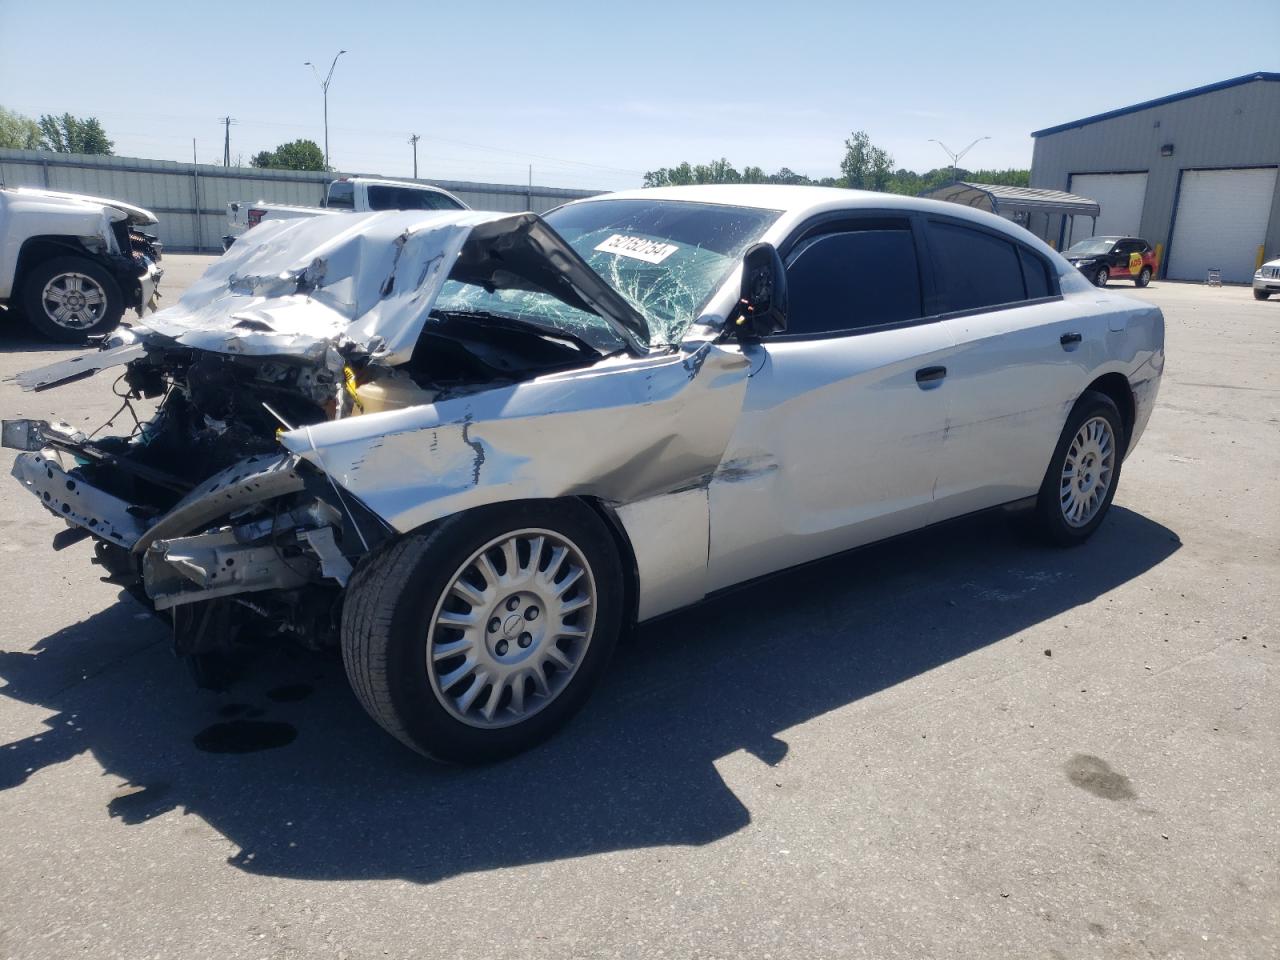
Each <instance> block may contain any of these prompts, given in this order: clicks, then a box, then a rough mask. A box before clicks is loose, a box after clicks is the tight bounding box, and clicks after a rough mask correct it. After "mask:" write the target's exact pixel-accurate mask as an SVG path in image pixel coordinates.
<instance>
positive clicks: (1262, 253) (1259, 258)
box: [1253, 244, 1267, 270]
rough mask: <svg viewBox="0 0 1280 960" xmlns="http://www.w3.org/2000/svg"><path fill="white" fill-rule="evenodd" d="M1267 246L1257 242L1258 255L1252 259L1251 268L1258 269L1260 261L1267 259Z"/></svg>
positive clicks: (1260, 264)
mask: <svg viewBox="0 0 1280 960" xmlns="http://www.w3.org/2000/svg"><path fill="white" fill-rule="evenodd" d="M1266 251H1267V248H1266V247H1264V246H1263V245H1262V244H1258V256H1257V257H1256V258H1255V259H1254V261H1253V269H1255V270H1258V269H1260V268H1261V267H1262V261H1264V260H1266V259H1267V252H1266Z"/></svg>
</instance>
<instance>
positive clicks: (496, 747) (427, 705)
mask: <svg viewBox="0 0 1280 960" xmlns="http://www.w3.org/2000/svg"><path fill="white" fill-rule="evenodd" d="M529 528H538V529H542V530H548V531H552V532H554V533H556V534H558V535H562V536H564V537H567V538H568V539H569V540H571V541H572V542H573V543H574V544H575V545H577V546H578V548H579V549H580V550H581V553H582V556H583V558H584V560H585V561H586V563H587V564H589V566H590V573H591V575H592V576H593V577H594V581H595V585H596V603H595V621H594V627H593V629H592V631H591V634H590V637H589V639H588V641H587V643H586V650H585V652H584V653H583V654H582V660H581V662H580V664H579V665H578V668H577V671H576V672H575V673H573V675H572V676H571V678H570V679H569V681H568V683H567V685H566V686H565V687H564V688H563V689H562V690H561V691H560V692H559V694H558V695H557V696H556V697H555V698H554V699H553V700H551V701H550V702H549V703H548V704H547V705H546V706H544V707H542V708H541V709H540V710H539V711H538V712H536V713H534V714H533V715H532V716H530V717H529V718H527V719H526V720H523V721H520V722H516V723H514V724H512V725H510V726H505V727H497V728H493V727H489V728H485V727H477V726H472V725H469V724H467V723H464V722H463V721H462V720H459V719H458V718H456V717H455V716H454V715H453V714H452V713H450V712H449V710H447V709H446V708H445V707H444V706H443V705H442V704H441V702H440V700H439V699H437V695H436V693H435V692H434V690H433V688H432V682H431V680H430V678H429V676H428V671H427V655H428V647H427V644H428V629H427V627H428V624H429V623H430V621H431V617H432V615H433V613H434V611H435V609H436V605H437V603H438V602H440V601H441V597H442V595H443V594H444V593H445V591H447V590H448V589H449V587H450V583H451V582H452V579H453V576H454V574H455V572H456V571H457V570H458V569H459V567H460V566H461V565H463V564H464V563H466V561H467V559H468V558H469V557H471V556H472V555H473V554H474V553H475V552H476V551H477V550H479V549H480V548H481V547H482V546H483V545H484V544H486V543H490V542H491V541H493V540H495V539H497V538H500V537H502V536H503V535H504V534H507V533H510V532H512V531H516V530H523V529H529ZM623 595H624V591H623V574H622V564H621V562H620V560H619V557H618V551H617V546H616V545H615V543H614V541H613V538H612V536H611V535H610V533H609V531H608V529H607V528H606V527H605V525H604V523H603V521H602V520H601V519H600V518H599V517H598V516H597V515H596V514H595V513H594V512H593V511H592V510H591V509H590V508H589V507H588V506H587V505H585V504H583V503H581V502H579V501H560V500H538V501H523V502H519V503H508V504H497V505H494V506H489V507H480V508H478V509H475V510H472V511H468V512H467V513H463V514H459V515H457V516H453V517H449V518H447V519H445V520H442V521H440V522H439V523H436V524H432V525H431V526H429V527H428V528H426V529H425V530H423V531H421V532H418V533H412V534H409V535H407V536H404V537H401V538H400V539H398V540H395V541H392V542H391V543H389V544H387V545H385V546H383V547H381V548H379V549H378V550H377V551H375V552H374V553H373V554H372V555H370V556H369V557H368V558H366V559H365V560H364V562H362V563H361V564H360V566H359V568H358V569H357V570H356V572H355V574H354V576H353V577H352V579H351V582H350V584H349V585H348V587H347V593H346V599H345V602H344V606H343V612H342V660H343V664H344V665H345V667H346V671H347V677H348V679H349V680H350V681H351V686H352V689H353V690H354V691H355V694H356V697H357V698H358V699H359V701H360V703H361V705H362V706H363V707H364V708H365V710H366V711H368V713H369V715H370V716H371V717H373V719H374V720H375V721H377V722H378V724H379V725H380V726H382V728H383V729H385V730H386V731H387V732H388V733H390V734H391V735H392V736H394V737H396V738H397V739H398V740H400V741H401V742H402V743H404V744H405V745H406V746H408V747H410V748H412V749H414V750H416V751H418V752H419V753H421V754H423V755H425V756H428V757H431V758H432V759H436V760H442V761H446V762H452V763H486V762H490V761H493V760H499V759H502V758H504V757H508V756H511V755H513V754H516V753H519V752H520V751H522V750H526V749H528V748H529V747H531V746H533V745H534V744H536V743H539V742H540V741H542V740H545V739H546V738H547V737H549V736H551V735H552V734H553V733H554V732H555V731H556V730H558V729H559V728H560V727H561V726H563V725H564V723H565V722H566V721H568V720H569V718H570V717H572V716H573V714H574V713H576V712H577V711H578V709H579V708H581V706H582V705H583V704H584V703H585V702H586V700H587V697H588V696H589V695H590V693H591V691H592V689H593V688H594V687H595V685H596V684H597V682H598V681H599V679H600V677H601V675H602V673H603V671H604V668H605V666H606V664H607V663H608V661H609V659H610V656H611V655H612V653H613V650H614V647H615V646H616V645H617V640H618V635H619V634H620V633H621V630H622V626H623V609H624V603H623Z"/></svg>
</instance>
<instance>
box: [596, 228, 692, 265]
mask: <svg viewBox="0 0 1280 960" xmlns="http://www.w3.org/2000/svg"><path fill="white" fill-rule="evenodd" d="M679 249H680V248H679V247H677V246H676V245H675V244H674V243H659V242H658V241H656V240H645V239H644V238H643V237H628V236H626V235H625V234H622V233H615V234H614V235H613V236H612V237H610V238H609V239H608V240H606V241H605V242H604V243H602V244H600V245H599V246H597V247H596V250H598V251H599V252H600V253H612V254H615V255H617V256H619V257H630V258H631V259H632V260H643V261H644V262H645V263H661V262H662V261H663V260H665V259H667V257H669V256H671V255H672V254H673V253H675V252H676V251H677V250H679Z"/></svg>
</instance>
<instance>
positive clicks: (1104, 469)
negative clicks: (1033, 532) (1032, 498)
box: [1036, 390, 1127, 546]
mask: <svg viewBox="0 0 1280 960" xmlns="http://www.w3.org/2000/svg"><path fill="white" fill-rule="evenodd" d="M1126 442H1127V441H1126V439H1125V434H1124V421H1123V420H1122V419H1121V417H1120V411H1119V410H1118V409H1117V408H1116V405H1115V403H1114V402H1113V401H1112V399H1111V398H1110V397H1108V396H1106V395H1105V394H1102V393H1095V392H1094V391H1092V390H1090V391H1086V392H1085V394H1084V396H1082V397H1081V398H1080V400H1079V402H1078V403H1077V404H1076V406H1075V409H1074V410H1072V411H1071V416H1069V417H1068V418H1067V424H1066V426H1065V427H1064V428H1063V430H1062V436H1061V437H1060V438H1059V439H1058V446H1057V448H1056V449H1055V450H1054V451H1053V458H1052V459H1051V460H1050V462H1049V468H1048V470H1046V471H1045V475H1044V481H1043V483H1041V485H1040V494H1039V496H1038V498H1037V500H1036V519H1037V524H1038V526H1039V528H1040V531H1041V533H1043V534H1044V536H1045V537H1046V538H1047V539H1048V540H1050V541H1051V542H1053V543H1056V544H1059V545H1061V546H1074V545H1075V544H1079V543H1084V541H1086V540H1088V539H1089V537H1091V536H1092V535H1093V532H1094V531H1095V530H1097V529H1098V527H1099V526H1101V524H1102V520H1103V518H1104V517H1105V516H1106V515H1107V510H1108V509H1110V507H1111V501H1112V499H1113V498H1114V497H1115V493H1116V484H1117V483H1118V482H1119V480H1120V461H1121V459H1122V458H1123V456H1124V449H1125V443H1126Z"/></svg>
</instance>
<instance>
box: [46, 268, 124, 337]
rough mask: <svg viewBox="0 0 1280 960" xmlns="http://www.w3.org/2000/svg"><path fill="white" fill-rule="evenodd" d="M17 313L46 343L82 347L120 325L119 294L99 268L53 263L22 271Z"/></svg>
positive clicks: (111, 279) (112, 280)
mask: <svg viewBox="0 0 1280 960" xmlns="http://www.w3.org/2000/svg"><path fill="white" fill-rule="evenodd" d="M22 307H23V312H24V313H25V314H26V317H27V320H28V322H29V323H30V324H31V325H32V326H33V327H35V328H36V329H37V330H39V331H40V332H41V333H42V334H44V335H45V336H46V337H48V338H49V339H50V340H57V341H58V342H60V343H84V341H85V340H86V339H88V338H89V337H91V336H93V335H95V334H99V333H106V332H107V331H108V330H111V329H113V328H114V327H115V326H116V324H118V323H119V322H120V318H121V317H122V316H123V315H124V294H123V293H121V291H120V285H119V284H118V283H116V279H115V277H113V276H111V274H110V273H109V272H108V271H107V270H106V268H104V267H103V266H102V265H100V264H97V263H94V262H93V261H92V260H88V259H86V258H84V257H75V256H71V257H54V258H53V259H52V260H46V261H44V262H43V263H38V264H36V266H35V267H33V268H32V269H31V270H29V271H27V275H26V278H25V280H24V281H23V286H22Z"/></svg>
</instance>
